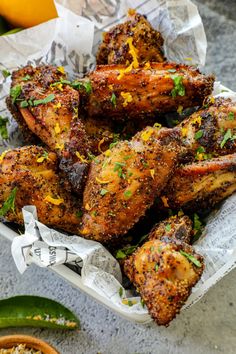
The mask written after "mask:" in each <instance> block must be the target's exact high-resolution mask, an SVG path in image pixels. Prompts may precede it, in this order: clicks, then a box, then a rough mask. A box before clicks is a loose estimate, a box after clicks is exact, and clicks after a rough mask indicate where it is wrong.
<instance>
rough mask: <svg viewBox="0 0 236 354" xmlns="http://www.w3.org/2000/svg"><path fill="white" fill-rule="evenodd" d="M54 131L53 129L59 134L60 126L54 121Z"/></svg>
mask: <svg viewBox="0 0 236 354" xmlns="http://www.w3.org/2000/svg"><path fill="white" fill-rule="evenodd" d="M54 131H55V133H56V134H60V132H61V128H60V125H59V124H58V123H56V125H55V127H54Z"/></svg>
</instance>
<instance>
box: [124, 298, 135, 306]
mask: <svg viewBox="0 0 236 354" xmlns="http://www.w3.org/2000/svg"><path fill="white" fill-rule="evenodd" d="M129 303H131V304H132V305H136V304H137V301H136V300H128V299H122V304H124V305H129Z"/></svg>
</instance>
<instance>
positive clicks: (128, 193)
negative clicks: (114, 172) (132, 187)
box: [124, 191, 132, 198]
mask: <svg viewBox="0 0 236 354" xmlns="http://www.w3.org/2000/svg"><path fill="white" fill-rule="evenodd" d="M131 195H132V192H131V191H125V192H124V196H125V197H126V198H130V197H131Z"/></svg>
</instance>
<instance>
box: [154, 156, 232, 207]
mask: <svg viewBox="0 0 236 354" xmlns="http://www.w3.org/2000/svg"><path fill="white" fill-rule="evenodd" d="M235 191H236V154H232V155H226V156H221V157H218V158H213V159H211V160H207V161H202V162H196V163H192V164H188V165H184V166H180V167H179V168H178V169H177V170H176V171H175V173H174V175H173V177H172V179H171V180H170V182H169V184H168V187H167V188H166V190H165V192H164V195H163V196H162V197H161V200H162V201H163V200H164V201H165V206H166V207H169V208H172V209H179V208H183V209H190V210H192V211H196V210H198V209H199V207H200V208H201V209H204V208H209V207H212V206H214V205H215V204H216V203H218V202H220V201H221V200H223V199H225V198H226V197H228V196H230V195H231V194H232V193H233V192H235Z"/></svg>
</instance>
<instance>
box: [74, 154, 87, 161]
mask: <svg viewBox="0 0 236 354" xmlns="http://www.w3.org/2000/svg"><path fill="white" fill-rule="evenodd" d="M75 155H76V156H77V157H78V159H80V161H81V162H82V163H88V160H86V158H85V157H84V155H81V154H80V153H79V152H78V151H76V153H75Z"/></svg>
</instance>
